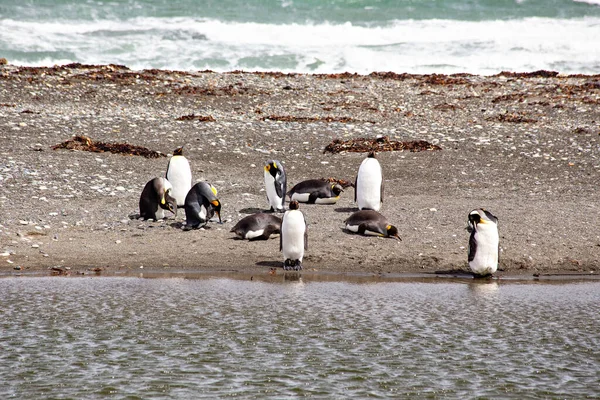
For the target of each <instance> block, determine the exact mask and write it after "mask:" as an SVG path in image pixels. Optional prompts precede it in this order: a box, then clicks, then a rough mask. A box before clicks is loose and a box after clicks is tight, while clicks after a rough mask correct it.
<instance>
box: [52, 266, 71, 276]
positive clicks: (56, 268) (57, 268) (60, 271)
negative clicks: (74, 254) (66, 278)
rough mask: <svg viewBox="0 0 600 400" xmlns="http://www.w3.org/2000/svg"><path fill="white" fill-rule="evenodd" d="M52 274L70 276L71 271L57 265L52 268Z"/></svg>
mask: <svg viewBox="0 0 600 400" xmlns="http://www.w3.org/2000/svg"><path fill="white" fill-rule="evenodd" d="M50 273H51V274H52V275H69V274H70V271H69V270H68V269H67V268H64V267H61V266H59V265H57V266H54V267H51V268H50Z"/></svg>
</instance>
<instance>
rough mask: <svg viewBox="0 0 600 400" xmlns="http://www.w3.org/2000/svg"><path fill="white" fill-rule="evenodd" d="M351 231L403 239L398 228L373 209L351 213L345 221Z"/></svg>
mask: <svg viewBox="0 0 600 400" xmlns="http://www.w3.org/2000/svg"><path fill="white" fill-rule="evenodd" d="M345 224H346V229H347V230H348V231H350V232H354V233H358V234H359V235H365V236H382V237H389V238H394V239H398V240H402V239H401V238H400V235H399V234H398V228H396V227H395V226H394V225H392V224H390V223H389V222H388V220H387V218H385V217H384V216H383V215H381V214H380V213H378V212H377V211H373V210H361V211H357V212H355V213H354V214H352V215H350V217H348V219H347V220H346V221H345Z"/></svg>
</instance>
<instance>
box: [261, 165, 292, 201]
mask: <svg viewBox="0 0 600 400" xmlns="http://www.w3.org/2000/svg"><path fill="white" fill-rule="evenodd" d="M264 170H265V173H264V176H265V190H266V191H267V200H268V201H269V206H270V207H271V211H277V212H284V211H285V207H284V202H285V193H286V184H287V178H286V175H285V169H284V168H283V164H281V161H279V160H269V161H267V164H266V165H265V168H264Z"/></svg>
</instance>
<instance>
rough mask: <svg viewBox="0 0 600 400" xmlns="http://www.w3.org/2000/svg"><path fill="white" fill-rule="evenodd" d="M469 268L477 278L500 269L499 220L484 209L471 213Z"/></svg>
mask: <svg viewBox="0 0 600 400" xmlns="http://www.w3.org/2000/svg"><path fill="white" fill-rule="evenodd" d="M467 229H468V230H470V231H471V236H470V238H469V268H471V271H473V274H475V276H477V277H485V276H489V275H492V274H493V273H494V272H496V270H497V269H498V252H499V246H500V238H499V235H498V218H496V217H495V216H494V215H493V214H492V213H491V212H489V211H487V210H484V209H483V208H480V209H476V210H473V211H471V212H470V213H469V226H468V228H467Z"/></svg>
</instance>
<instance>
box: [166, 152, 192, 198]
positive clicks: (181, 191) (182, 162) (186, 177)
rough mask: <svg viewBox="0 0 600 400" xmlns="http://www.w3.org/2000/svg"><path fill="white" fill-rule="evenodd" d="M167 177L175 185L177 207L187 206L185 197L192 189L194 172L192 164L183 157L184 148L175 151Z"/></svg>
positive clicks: (168, 165) (174, 194)
mask: <svg viewBox="0 0 600 400" xmlns="http://www.w3.org/2000/svg"><path fill="white" fill-rule="evenodd" d="M166 177H167V179H168V181H169V182H171V185H173V197H175V199H176V200H177V206H179V207H183V206H184V205H185V196H186V195H187V194H188V192H189V191H190V189H191V188H192V170H191V169H190V163H189V162H188V160H187V158H185V156H184V155H183V146H182V147H178V148H177V149H175V150H174V151H173V157H171V158H170V159H169V163H168V164H167V174H166Z"/></svg>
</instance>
